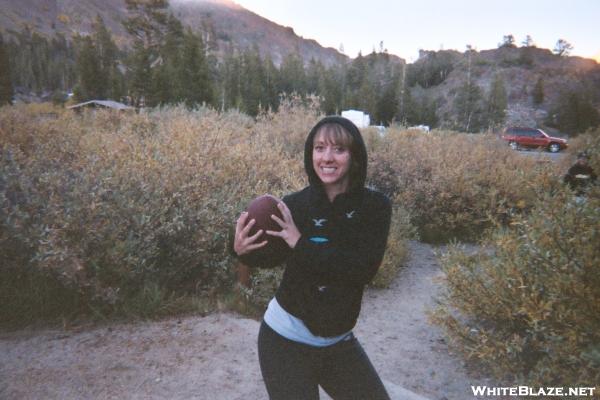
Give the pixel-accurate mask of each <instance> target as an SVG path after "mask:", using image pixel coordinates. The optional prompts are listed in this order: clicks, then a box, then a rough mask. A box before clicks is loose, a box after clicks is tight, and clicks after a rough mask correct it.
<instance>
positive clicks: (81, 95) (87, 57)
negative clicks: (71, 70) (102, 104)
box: [74, 36, 106, 102]
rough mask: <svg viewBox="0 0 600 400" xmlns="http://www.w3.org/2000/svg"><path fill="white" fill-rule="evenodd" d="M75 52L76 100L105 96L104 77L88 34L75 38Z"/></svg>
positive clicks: (102, 97)
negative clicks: (76, 49) (76, 48)
mask: <svg viewBox="0 0 600 400" xmlns="http://www.w3.org/2000/svg"><path fill="white" fill-rule="evenodd" d="M76 41H77V43H78V46H77V47H78V48H79V51H78V52H77V60H76V70H77V77H78V79H77V85H76V87H75V89H74V95H75V99H76V100H77V101H80V102H81V101H86V100H90V99H104V98H105V83H106V79H104V77H103V76H102V70H101V68H100V60H99V58H98V53H97V51H96V46H95V45H94V41H93V40H92V38H91V37H90V36H85V37H83V38H78V39H76Z"/></svg>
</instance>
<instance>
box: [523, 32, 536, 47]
mask: <svg viewBox="0 0 600 400" xmlns="http://www.w3.org/2000/svg"><path fill="white" fill-rule="evenodd" d="M521 45H523V47H535V43H534V42H533V39H532V38H531V36H530V35H527V36H525V39H523V41H522V42H521Z"/></svg>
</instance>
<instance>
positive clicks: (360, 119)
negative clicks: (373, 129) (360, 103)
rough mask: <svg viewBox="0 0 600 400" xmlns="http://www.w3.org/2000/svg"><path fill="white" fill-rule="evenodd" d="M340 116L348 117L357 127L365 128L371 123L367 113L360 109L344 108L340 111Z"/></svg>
mask: <svg viewBox="0 0 600 400" xmlns="http://www.w3.org/2000/svg"><path fill="white" fill-rule="evenodd" d="M342 117H344V118H347V119H349V120H350V121H352V122H353V123H354V125H356V126H357V127H358V128H366V127H367V126H369V125H370V124H371V118H370V117H369V114H365V113H364V112H362V111H357V110H346V111H342Z"/></svg>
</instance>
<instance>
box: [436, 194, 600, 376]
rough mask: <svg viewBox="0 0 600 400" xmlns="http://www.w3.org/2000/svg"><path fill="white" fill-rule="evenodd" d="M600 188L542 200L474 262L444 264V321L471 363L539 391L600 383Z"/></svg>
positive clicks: (454, 254) (456, 255) (456, 254)
mask: <svg viewBox="0 0 600 400" xmlns="http://www.w3.org/2000/svg"><path fill="white" fill-rule="evenodd" d="M599 210H600V188H599V187H596V188H594V189H593V190H592V191H591V192H590V193H589V195H588V197H587V199H586V200H581V199H578V198H575V197H574V196H573V194H572V193H571V192H570V191H568V190H566V189H565V190H559V191H558V192H556V193H555V194H554V195H549V194H544V195H540V198H539V201H538V202H537V203H536V205H535V208H534V209H533V211H532V212H531V215H529V216H527V217H517V218H516V219H515V221H514V222H513V223H512V224H511V226H510V228H501V229H498V230H496V231H495V232H494V233H493V234H491V235H490V236H489V237H488V238H487V240H485V241H484V242H483V244H484V248H485V249H486V250H483V251H480V252H478V253H476V254H474V255H467V254H466V253H465V252H463V251H461V250H460V249H458V248H454V249H453V250H452V251H450V252H449V253H448V254H447V255H446V256H445V257H444V258H443V259H442V261H443V269H444V271H445V273H446V281H447V293H446V295H445V297H444V298H443V299H441V301H440V304H441V305H440V306H439V308H438V309H437V310H436V313H435V314H434V320H435V321H436V322H437V323H439V324H441V325H442V326H443V327H445V329H446V330H447V332H448V334H449V335H450V337H451V338H452V339H453V342H454V344H455V345H456V346H457V347H458V348H459V349H461V350H462V351H463V352H464V354H465V355H466V356H467V358H468V359H470V360H474V361H476V362H479V363H482V364H483V365H484V366H485V367H486V368H487V369H488V370H489V371H491V372H493V373H495V374H496V375H497V376H498V377H505V376H509V377H511V378H512V379H513V381H514V382H515V383H518V384H521V385H523V384H526V385H529V386H538V387H540V386H545V387H547V386H571V387H574V386H587V387H589V386H595V385H597V383H598V382H599V381H600V357H598V354H599V351H600V347H599V343H600V270H599V268H600V247H599V246H598V243H600V219H599V218H598V216H599V214H600V211H599Z"/></svg>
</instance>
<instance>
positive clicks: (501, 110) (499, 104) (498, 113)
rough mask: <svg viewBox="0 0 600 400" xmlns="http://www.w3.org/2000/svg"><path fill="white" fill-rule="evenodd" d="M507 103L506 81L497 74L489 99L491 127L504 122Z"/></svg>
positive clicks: (488, 109)
mask: <svg viewBox="0 0 600 400" xmlns="http://www.w3.org/2000/svg"><path fill="white" fill-rule="evenodd" d="M507 104H508V98H507V95H506V88H505V87H504V81H503V79H502V77H501V76H500V75H496V76H495V78H494V81H493V82H492V87H491V88H490V93H489V95H488V99H487V117H488V124H489V127H490V128H491V129H493V128H495V127H497V126H498V125H501V124H502V123H503V122H504V119H505V118H506V106H507Z"/></svg>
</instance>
